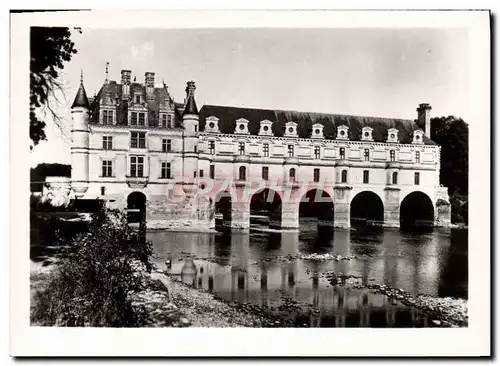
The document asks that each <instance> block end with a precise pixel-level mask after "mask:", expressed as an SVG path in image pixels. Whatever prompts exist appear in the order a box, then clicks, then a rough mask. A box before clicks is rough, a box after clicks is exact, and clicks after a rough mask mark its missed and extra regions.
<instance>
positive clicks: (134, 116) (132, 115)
mask: <svg viewBox="0 0 500 366" xmlns="http://www.w3.org/2000/svg"><path fill="white" fill-rule="evenodd" d="M130 125H131V126H137V112H130Z"/></svg>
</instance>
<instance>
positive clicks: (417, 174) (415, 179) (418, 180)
mask: <svg viewBox="0 0 500 366" xmlns="http://www.w3.org/2000/svg"><path fill="white" fill-rule="evenodd" d="M414 183H415V185H416V186H418V185H420V173H419V172H416V173H415V177H414Z"/></svg>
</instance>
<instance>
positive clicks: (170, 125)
mask: <svg viewBox="0 0 500 366" xmlns="http://www.w3.org/2000/svg"><path fill="white" fill-rule="evenodd" d="M167 127H168V128H173V127H174V126H173V124H172V115H171V114H169V115H167Z"/></svg>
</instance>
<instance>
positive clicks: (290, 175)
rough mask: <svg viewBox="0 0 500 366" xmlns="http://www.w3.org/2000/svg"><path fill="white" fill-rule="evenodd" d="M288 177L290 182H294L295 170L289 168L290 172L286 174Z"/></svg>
mask: <svg viewBox="0 0 500 366" xmlns="http://www.w3.org/2000/svg"><path fill="white" fill-rule="evenodd" d="M288 176H289V177H290V180H291V181H292V182H295V168H291V169H290V172H289V173H288Z"/></svg>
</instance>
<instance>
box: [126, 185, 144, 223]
mask: <svg viewBox="0 0 500 366" xmlns="http://www.w3.org/2000/svg"><path fill="white" fill-rule="evenodd" d="M145 219H146V196H145V195H144V193H142V192H132V193H130V194H129V195H128V197H127V220H128V222H141V221H144V220H145Z"/></svg>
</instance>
